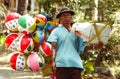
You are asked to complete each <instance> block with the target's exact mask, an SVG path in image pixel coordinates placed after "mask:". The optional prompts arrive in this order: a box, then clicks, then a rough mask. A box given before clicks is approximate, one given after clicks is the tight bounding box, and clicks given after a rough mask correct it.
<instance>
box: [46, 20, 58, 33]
mask: <svg viewBox="0 0 120 79" xmlns="http://www.w3.org/2000/svg"><path fill="white" fill-rule="evenodd" d="M58 25H59V24H58V23H57V22H52V21H48V22H47V24H46V29H47V30H48V32H51V31H52V30H53V29H55V28H56V27H57V26H58Z"/></svg>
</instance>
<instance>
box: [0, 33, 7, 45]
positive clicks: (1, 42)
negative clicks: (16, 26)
mask: <svg viewBox="0 0 120 79" xmlns="http://www.w3.org/2000/svg"><path fill="white" fill-rule="evenodd" d="M5 37H6V35H5V34H2V35H0V46H3V45H4V41H5Z"/></svg>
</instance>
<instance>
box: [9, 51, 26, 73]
mask: <svg viewBox="0 0 120 79" xmlns="http://www.w3.org/2000/svg"><path fill="white" fill-rule="evenodd" d="M10 66H11V68H12V69H14V70H18V71H21V70H23V69H24V68H25V66H26V59H25V56H24V55H23V54H20V52H16V53H14V54H13V55H12V56H11V58H10Z"/></svg>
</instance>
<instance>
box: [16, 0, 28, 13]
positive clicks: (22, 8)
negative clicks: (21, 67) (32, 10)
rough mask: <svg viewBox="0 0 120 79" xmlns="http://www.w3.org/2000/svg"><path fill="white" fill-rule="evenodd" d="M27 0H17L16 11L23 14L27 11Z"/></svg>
mask: <svg viewBox="0 0 120 79" xmlns="http://www.w3.org/2000/svg"><path fill="white" fill-rule="evenodd" d="M27 5H28V0H18V7H17V12H18V13H19V14H21V15H23V14H24V13H25V12H26V11H27Z"/></svg>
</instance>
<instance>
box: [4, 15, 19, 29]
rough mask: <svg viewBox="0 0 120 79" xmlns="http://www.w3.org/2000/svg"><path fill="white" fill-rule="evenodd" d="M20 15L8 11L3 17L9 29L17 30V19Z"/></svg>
mask: <svg viewBox="0 0 120 79" xmlns="http://www.w3.org/2000/svg"><path fill="white" fill-rule="evenodd" d="M20 17H21V15H20V14H18V13H10V14H8V15H7V16H6V18H5V25H6V27H7V28H8V30H10V31H18V23H17V21H18V19H19V18H20Z"/></svg>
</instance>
